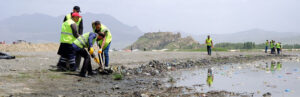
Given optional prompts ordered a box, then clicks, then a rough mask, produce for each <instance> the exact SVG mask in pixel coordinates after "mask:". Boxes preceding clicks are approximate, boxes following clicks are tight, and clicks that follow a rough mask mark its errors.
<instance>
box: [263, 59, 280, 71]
mask: <svg viewBox="0 0 300 97" xmlns="http://www.w3.org/2000/svg"><path fill="white" fill-rule="evenodd" d="M281 68H282V62H279V61H278V62H275V61H271V65H270V68H269V65H268V63H267V64H266V69H265V70H266V71H271V72H272V73H275V71H281Z"/></svg>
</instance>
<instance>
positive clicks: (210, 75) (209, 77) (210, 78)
mask: <svg viewBox="0 0 300 97" xmlns="http://www.w3.org/2000/svg"><path fill="white" fill-rule="evenodd" d="M213 81H214V75H213V73H212V69H211V68H209V69H208V70H207V78H206V82H207V85H208V86H209V87H211V85H212V84H213Z"/></svg>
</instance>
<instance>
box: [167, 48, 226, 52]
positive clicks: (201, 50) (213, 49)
mask: <svg viewBox="0 0 300 97" xmlns="http://www.w3.org/2000/svg"><path fill="white" fill-rule="evenodd" d="M206 49H207V48H206V47H201V48H199V49H179V50H177V51H188V52H206V51H207V50H206ZM169 51H174V50H169ZM212 51H223V52H225V51H228V49H226V48H220V47H218V48H212Z"/></svg>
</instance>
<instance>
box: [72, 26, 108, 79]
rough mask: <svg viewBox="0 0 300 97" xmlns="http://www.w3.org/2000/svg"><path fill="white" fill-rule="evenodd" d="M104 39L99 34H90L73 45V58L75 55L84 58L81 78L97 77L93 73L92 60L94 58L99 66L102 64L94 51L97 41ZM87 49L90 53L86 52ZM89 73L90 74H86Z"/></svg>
mask: <svg viewBox="0 0 300 97" xmlns="http://www.w3.org/2000/svg"><path fill="white" fill-rule="evenodd" d="M103 38H104V34H103V33H100V31H99V32H88V33H84V34H83V35H81V36H79V37H78V38H77V39H76V40H75V41H74V42H73V44H72V46H73V50H74V51H73V52H74V53H73V58H74V57H75V55H80V56H81V57H83V58H84V61H83V65H82V68H81V71H80V73H79V75H80V76H81V77H88V76H92V75H95V74H96V73H94V72H93V71H92V65H91V58H90V56H91V57H92V58H94V60H95V61H96V63H97V64H100V61H99V59H98V58H97V57H96V56H95V55H94V49H93V44H94V43H96V41H99V40H101V39H103ZM85 48H88V52H87V51H86V50H85ZM87 72H88V74H86V73H87Z"/></svg>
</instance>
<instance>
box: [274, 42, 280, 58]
mask: <svg viewBox="0 0 300 97" xmlns="http://www.w3.org/2000/svg"><path fill="white" fill-rule="evenodd" d="M275 47H276V50H277V54H278V55H279V54H280V52H281V43H280V42H277V43H276V45H275Z"/></svg>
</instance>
